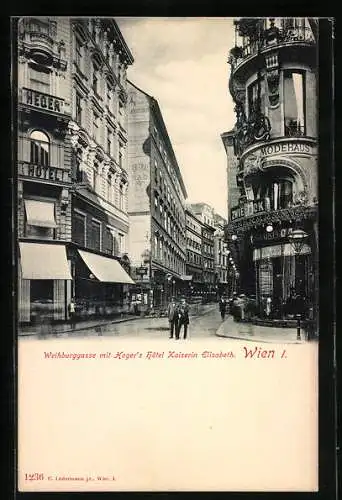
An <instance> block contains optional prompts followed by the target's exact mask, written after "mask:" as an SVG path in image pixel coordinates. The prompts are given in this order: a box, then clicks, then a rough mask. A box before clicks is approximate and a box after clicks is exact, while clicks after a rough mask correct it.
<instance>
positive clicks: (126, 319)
mask: <svg viewBox="0 0 342 500" xmlns="http://www.w3.org/2000/svg"><path fill="white" fill-rule="evenodd" d="M136 319H142V318H141V316H136V317H133V318H123V319H119V320H114V321H108V322H106V323H97V324H96V325H91V326H84V327H83V328H74V329H70V330H53V331H52V332H47V333H54V334H56V333H69V332H83V331H84V330H91V329H92V328H99V327H101V326H106V325H115V324H117V323H125V322H127V321H134V320H136ZM39 333H41V332H39ZM30 335H37V332H29V333H18V336H20V337H29V336H30Z"/></svg>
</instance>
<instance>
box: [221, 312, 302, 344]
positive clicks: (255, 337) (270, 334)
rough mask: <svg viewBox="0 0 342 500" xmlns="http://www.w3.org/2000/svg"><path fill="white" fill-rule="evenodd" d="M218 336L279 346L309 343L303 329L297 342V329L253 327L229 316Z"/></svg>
mask: <svg viewBox="0 0 342 500" xmlns="http://www.w3.org/2000/svg"><path fill="white" fill-rule="evenodd" d="M216 335H217V336H218V337H226V338H231V339H239V340H252V341H254V342H270V343H278V344H281V343H284V344H302V343H304V342H307V336H306V333H305V332H304V330H303V329H301V340H297V329H296V328H279V327H272V326H260V325H253V324H251V323H239V322H235V321H234V319H233V317H232V316H228V318H227V319H226V320H225V321H224V322H223V323H222V324H221V326H220V327H219V328H218V330H217V332H216Z"/></svg>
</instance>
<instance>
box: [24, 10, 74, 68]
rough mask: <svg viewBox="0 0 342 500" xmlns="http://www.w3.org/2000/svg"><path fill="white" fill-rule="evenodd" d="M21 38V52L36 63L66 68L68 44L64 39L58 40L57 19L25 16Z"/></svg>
mask: <svg viewBox="0 0 342 500" xmlns="http://www.w3.org/2000/svg"><path fill="white" fill-rule="evenodd" d="M19 39H20V41H21V44H20V46H19V50H20V52H21V53H23V54H24V55H25V56H26V57H27V58H28V59H30V60H31V61H33V62H34V63H35V64H38V65H42V66H46V67H48V66H51V65H53V66H54V67H56V68H60V69H62V70H65V69H66V66H67V63H66V60H65V57H66V46H65V43H64V42H63V41H62V40H57V22H56V21H52V20H51V19H47V18H45V19H43V18H24V19H23V20H22V22H21V23H20V26H19Z"/></svg>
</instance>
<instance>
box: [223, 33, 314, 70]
mask: <svg viewBox="0 0 342 500" xmlns="http://www.w3.org/2000/svg"><path fill="white" fill-rule="evenodd" d="M244 39H245V43H244V44H243V46H236V47H234V48H233V49H232V50H231V51H230V58H229V62H230V63H231V65H232V68H233V69H235V68H236V67H237V66H239V64H240V63H241V62H242V61H244V60H245V59H247V58H249V57H251V56H254V55H256V54H258V52H259V51H262V50H264V49H266V48H268V47H273V46H275V45H283V44H291V43H298V42H302V43H303V42H304V43H308V44H315V38H314V35H313V33H312V31H311V29H310V28H309V27H306V26H295V27H292V26H282V27H280V28H278V27H274V28H273V29H271V28H270V29H268V30H265V29H264V30H263V31H261V33H260V38H259V39H258V40H256V39H251V38H249V37H248V36H245V37H244Z"/></svg>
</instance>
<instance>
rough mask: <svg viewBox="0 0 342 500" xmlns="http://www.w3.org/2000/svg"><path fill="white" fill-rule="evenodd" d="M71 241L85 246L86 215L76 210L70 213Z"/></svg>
mask: <svg viewBox="0 0 342 500" xmlns="http://www.w3.org/2000/svg"><path fill="white" fill-rule="evenodd" d="M72 241H73V242H74V243H77V244H78V245H81V246H82V247H85V246H86V217H85V215H82V214H79V213H78V212H74V213H73V215H72Z"/></svg>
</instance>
